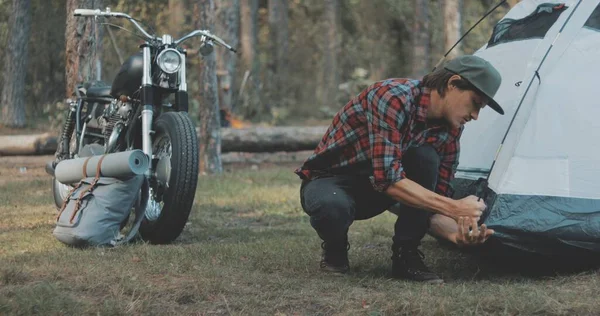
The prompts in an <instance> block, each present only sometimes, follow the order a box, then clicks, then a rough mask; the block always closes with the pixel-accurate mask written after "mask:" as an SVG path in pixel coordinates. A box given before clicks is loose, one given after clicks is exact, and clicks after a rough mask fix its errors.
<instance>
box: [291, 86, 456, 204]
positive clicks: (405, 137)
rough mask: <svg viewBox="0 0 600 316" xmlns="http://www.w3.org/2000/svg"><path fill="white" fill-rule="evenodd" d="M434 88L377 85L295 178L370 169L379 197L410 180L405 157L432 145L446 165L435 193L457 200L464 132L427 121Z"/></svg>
mask: <svg viewBox="0 0 600 316" xmlns="http://www.w3.org/2000/svg"><path fill="white" fill-rule="evenodd" d="M429 103H430V91H429V88H425V87H423V86H422V83H421V81H418V80H409V79H388V80H384V81H380V82H376V83H374V84H373V85H371V86H370V87H368V88H367V89H365V90H364V91H363V92H361V93H360V94H359V95H358V96H356V97H355V98H353V99H352V100H350V101H349V102H348V103H347V104H346V105H345V106H344V107H343V108H342V109H341V110H340V111H339V112H338V113H337V114H336V115H335V117H334V118H333V122H332V123H331V126H329V128H328V130H327V132H326V133H325V135H324V136H323V138H322V140H321V142H320V143H319V145H318V146H317V148H316V149H315V151H314V152H313V154H312V155H311V156H310V157H309V158H308V159H307V160H306V161H305V162H304V164H303V165H302V166H301V167H300V168H298V169H297V170H296V171H295V173H296V174H297V175H298V176H299V177H300V178H302V179H312V178H314V177H317V176H319V175H323V174H335V173H336V169H337V170H343V169H344V168H346V169H348V167H352V166H360V165H361V164H362V165H364V164H365V163H367V166H369V165H370V167H372V168H371V169H370V170H372V174H371V175H370V180H371V183H372V185H373V188H374V189H375V190H377V191H385V190H386V189H387V188H388V187H389V186H390V185H391V184H393V183H395V182H398V181H400V180H402V179H404V178H405V177H406V174H405V172H404V170H403V168H402V153H403V152H405V151H406V150H407V149H408V148H411V147H418V146H421V145H423V144H429V145H431V146H432V147H433V148H435V150H436V151H437V153H438V154H439V155H440V158H441V163H440V167H439V176H438V181H437V186H436V189H435V192H437V193H439V194H441V195H444V196H448V197H450V196H452V194H453V189H452V187H451V185H450V182H451V181H452V179H453V178H454V173H455V172H456V167H457V165H458V155H459V140H460V135H461V133H462V129H463V127H461V128H451V127H448V126H447V125H445V124H443V123H442V122H437V124H436V122H430V121H427V109H428V106H429Z"/></svg>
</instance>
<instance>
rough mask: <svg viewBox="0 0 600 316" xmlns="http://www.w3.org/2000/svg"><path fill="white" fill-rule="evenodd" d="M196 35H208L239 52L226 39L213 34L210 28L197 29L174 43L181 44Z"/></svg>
mask: <svg viewBox="0 0 600 316" xmlns="http://www.w3.org/2000/svg"><path fill="white" fill-rule="evenodd" d="M194 36H203V37H208V38H209V39H210V40H212V41H215V42H216V43H217V44H219V45H221V46H223V47H225V48H227V49H228V50H230V51H232V52H234V53H237V50H236V49H235V48H233V47H231V46H230V45H229V44H227V43H225V41H224V40H222V39H221V38H219V37H218V36H216V35H214V34H211V33H210V32H209V31H208V30H195V31H192V32H191V33H189V34H187V35H185V36H184V37H182V38H180V39H178V40H176V41H175V42H174V43H175V45H179V44H180V43H182V42H183V41H185V40H187V39H189V38H191V37H194Z"/></svg>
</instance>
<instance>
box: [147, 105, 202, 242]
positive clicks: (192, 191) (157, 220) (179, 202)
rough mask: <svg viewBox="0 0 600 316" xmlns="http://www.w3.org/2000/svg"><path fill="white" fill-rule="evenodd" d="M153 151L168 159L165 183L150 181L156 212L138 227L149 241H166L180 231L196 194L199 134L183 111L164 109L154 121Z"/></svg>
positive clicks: (161, 157) (172, 239) (172, 238)
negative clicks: (167, 172)
mask: <svg viewBox="0 0 600 316" xmlns="http://www.w3.org/2000/svg"><path fill="white" fill-rule="evenodd" d="M154 131H155V133H154V137H153V149H152V151H153V155H154V156H155V157H156V158H157V159H158V160H159V161H160V160H161V159H163V160H164V159H167V162H166V163H167V164H168V165H169V168H167V169H170V172H169V175H168V177H167V183H168V186H164V185H163V186H161V187H159V184H158V180H157V181H151V183H153V184H151V186H153V188H152V192H151V194H152V197H153V199H152V200H153V201H154V202H152V203H151V204H154V205H155V206H154V207H156V208H157V209H158V208H159V207H160V212H159V214H152V216H149V213H148V211H147V212H146V218H145V219H144V221H143V222H142V225H141V227H140V234H141V236H142V239H143V240H145V241H148V242H150V243H152V244H167V243H170V242H172V241H174V240H175V239H176V238H177V237H179V235H180V234H181V232H182V231H183V229H184V227H185V224H186V223H187V220H188V217H189V215H190V211H191V209H192V206H193V203H194V197H195V195H196V185H197V183H198V138H197V136H196V129H195V127H194V124H193V123H192V120H191V119H190V117H189V116H188V114H187V113H186V112H166V113H164V114H162V115H160V116H159V117H158V119H156V121H155V123H154Z"/></svg>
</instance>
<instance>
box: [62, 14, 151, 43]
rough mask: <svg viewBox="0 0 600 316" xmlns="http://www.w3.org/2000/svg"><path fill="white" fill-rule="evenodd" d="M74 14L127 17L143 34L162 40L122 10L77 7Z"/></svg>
mask: <svg viewBox="0 0 600 316" xmlns="http://www.w3.org/2000/svg"><path fill="white" fill-rule="evenodd" d="M73 15H74V16H94V17H96V16H105V17H115V18H125V19H127V20H129V21H130V22H131V23H133V25H135V27H137V29H138V30H140V32H142V34H144V36H145V37H146V38H147V39H148V40H160V38H158V37H156V36H152V35H150V34H149V33H148V32H146V30H144V28H143V27H142V26H141V25H140V24H139V23H138V22H137V21H136V20H135V19H134V18H132V17H131V16H129V15H128V14H125V13H121V12H111V11H110V9H109V8H106V11H101V10H100V9H96V10H92V9H75V10H74V11H73Z"/></svg>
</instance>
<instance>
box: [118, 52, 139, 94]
mask: <svg viewBox="0 0 600 316" xmlns="http://www.w3.org/2000/svg"><path fill="white" fill-rule="evenodd" d="M143 70H144V59H143V56H142V52H139V53H137V54H135V55H132V56H131V57H129V58H128V59H127V60H126V61H125V62H124V63H123V65H121V69H119V73H118V74H117V75H116V76H115V80H113V83H112V87H111V89H110V95H112V96H113V97H115V98H118V97H119V96H121V95H126V96H129V97H131V96H133V93H134V92H136V91H137V90H139V89H140V86H141V85H142V74H143Z"/></svg>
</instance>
